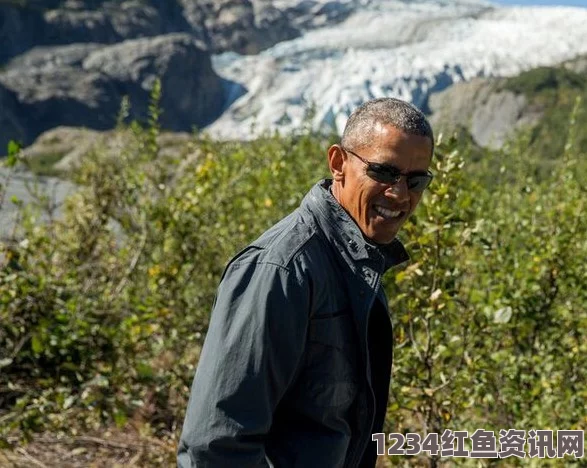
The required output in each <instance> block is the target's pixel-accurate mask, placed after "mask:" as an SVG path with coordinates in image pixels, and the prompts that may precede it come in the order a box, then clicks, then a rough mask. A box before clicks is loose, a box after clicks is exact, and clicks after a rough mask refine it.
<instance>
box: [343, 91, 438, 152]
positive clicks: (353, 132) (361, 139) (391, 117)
mask: <svg viewBox="0 0 587 468" xmlns="http://www.w3.org/2000/svg"><path fill="white" fill-rule="evenodd" d="M376 123H380V124H382V125H392V126H394V127H395V128H397V129H399V130H403V131H404V132H406V133H409V134H412V135H419V136H425V137H428V138H429V139H430V143H431V144H432V148H433V149H434V134H433V132H432V127H431V126H430V123H429V122H428V119H426V116H425V115H424V113H423V112H422V111H421V110H419V109H418V108H417V107H415V106H413V105H412V104H410V103H409V102H406V101H402V100H401V99H396V98H391V97H385V98H378V99H372V100H370V101H367V102H365V103H363V104H361V106H359V107H358V108H357V109H355V111H354V112H353V113H352V114H351V116H350V117H349V119H348V120H347V123H346V125H345V127H344V132H343V133H342V139H341V145H342V146H343V148H348V149H360V148H363V147H365V146H369V144H371V140H372V138H373V131H374V129H375V124H376Z"/></svg>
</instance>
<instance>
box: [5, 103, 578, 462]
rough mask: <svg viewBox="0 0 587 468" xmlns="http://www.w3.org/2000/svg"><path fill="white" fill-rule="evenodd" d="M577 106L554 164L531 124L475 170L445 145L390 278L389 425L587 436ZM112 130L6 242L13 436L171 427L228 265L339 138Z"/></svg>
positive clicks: (153, 126) (467, 155)
mask: <svg viewBox="0 0 587 468" xmlns="http://www.w3.org/2000/svg"><path fill="white" fill-rule="evenodd" d="M574 109H575V110H574V112H573V113H572V115H571V119H570V121H569V118H568V116H567V119H566V122H567V123H566V125H565V132H564V133H561V134H560V135H559V139H561V140H562V143H561V146H562V148H563V150H562V151H561V152H560V154H558V155H557V158H556V159H554V160H553V161H552V164H551V166H550V167H551V170H550V171H549V172H548V173H545V172H543V171H540V168H541V167H542V165H543V163H544V160H543V159H542V158H541V154H539V153H537V152H536V151H534V150H533V149H532V150H530V149H529V143H528V141H529V138H530V137H529V136H528V134H525V135H521V136H520V138H519V139H518V140H516V141H514V142H511V143H510V144H509V145H508V146H507V147H505V148H504V149H503V150H500V151H495V152H494V151H489V150H480V149H479V148H475V149H474V151H475V160H476V162H475V163H472V161H471V159H472V158H471V151H473V150H472V149H471V146H470V145H469V144H467V143H466V142H465V143H462V142H460V141H459V140H458V139H451V140H449V141H446V142H441V143H440V144H439V145H438V152H437V153H438V154H437V156H436V157H435V159H434V162H433V171H434V172H435V174H436V177H435V181H434V183H433V185H432V186H431V189H430V191H429V192H428V193H427V194H426V195H425V197H424V199H423V202H422V205H421V206H420V207H419V208H418V211H417V214H416V216H415V217H414V218H413V219H412V220H411V221H410V222H409V223H407V225H406V226H405V229H404V232H403V234H402V237H403V239H404V241H405V243H406V244H407V247H408V250H409V251H410V252H411V255H412V263H411V264H410V265H409V266H408V267H407V268H405V269H403V270H394V271H392V272H390V273H389V274H388V275H387V276H386V279H385V287H386V290H387V294H388V298H389V301H390V307H391V310H392V314H393V320H394V326H395V353H394V355H395V361H394V374H393V376H394V377H393V381H392V385H391V395H392V398H391V399H390V407H389V413H388V416H389V417H388V420H387V422H386V430H388V431H393V432H408V431H411V432H419V433H422V434H424V433H426V432H441V431H442V430H443V429H444V428H452V429H455V428H461V429H469V430H470V431H473V430H474V429H475V428H477V427H484V428H485V429H491V430H496V429H499V428H510V427H518V428H521V429H526V430H529V429H531V428H538V427H540V428H543V427H544V428H545V427H549V428H553V429H575V428H578V429H585V426H586V425H587V419H586V417H585V411H584V409H585V407H586V406H587V393H586V391H585V388H586V387H585V382H586V381H587V375H586V373H587V365H586V364H587V362H586V361H585V359H586V358H585V356H587V340H586V337H585V330H586V329H587V313H586V310H585V306H586V304H587V297H586V294H587V293H586V292H585V284H584V283H585V281H584V279H585V277H586V276H587V275H586V273H587V271H586V265H587V246H586V244H585V238H586V232H585V230H586V225H585V223H582V222H581V215H582V212H583V211H584V203H585V201H584V200H585V196H584V195H585V191H584V187H585V186H586V185H585V182H586V181H585V173H586V172H585V166H586V165H585V152H584V150H583V146H581V145H582V143H581V142H582V140H581V138H583V136H582V135H581V132H580V129H581V128H582V126H581V125H582V124H581V122H583V121H584V119H585V116H584V113H583V104H582V103H581V101H577V102H576V105H575V108H574ZM119 132H120V134H121V135H123V137H124V140H125V144H124V146H123V148H122V149H121V151H120V153H119V154H116V155H113V154H112V153H111V152H106V151H100V150H96V151H95V152H94V153H93V154H92V155H90V156H88V157H87V158H86V160H85V161H84V162H83V164H82V165H81V167H80V169H79V170H78V171H77V172H76V173H75V174H73V176H72V177H73V179H74V180H75V182H76V183H77V184H78V186H79V190H78V191H77V192H76V193H75V194H74V195H72V196H70V197H69V198H68V199H67V201H66V203H65V206H64V211H63V214H62V216H61V217H59V218H58V219H55V220H54V221H53V222H51V223H43V224H40V223H38V222H37V221H36V219H38V216H39V213H38V212H36V211H35V210H34V209H33V208H32V207H28V208H26V209H23V213H22V222H21V223H20V228H19V232H18V236H19V238H18V240H15V241H5V242H3V243H2V251H3V252H2V261H3V267H2V269H1V270H0V367H1V371H0V435H1V436H3V437H4V438H6V437H7V435H8V434H12V435H14V434H20V435H24V436H26V435H27V434H30V433H32V432H33V431H42V430H51V431H66V432H76V431H78V432H79V431H86V430H91V429H99V428H100V427H105V426H108V425H112V424H117V425H118V426H120V427H123V426H124V425H125V424H127V422H129V421H132V422H133V423H135V424H142V426H143V427H145V428H147V429H146V430H151V431H154V432H156V433H158V434H161V433H165V432H166V433H175V434H177V433H178V430H179V426H180V424H181V422H182V419H183V411H184V409H185V405H186V402H187V398H188V395H189V388H190V384H191V380H192V377H193V374H194V370H195V366H196V365H197V360H198V353H199V350H200V346H201V344H202V341H203V339H204V336H205V333H206V329H207V323H208V317H209V313H210V310H211V305H212V302H213V300H214V294H215V291H216V287H217V285H218V281H219V278H220V275H221V273H222V271H223V268H224V266H225V264H226V262H227V261H228V259H229V258H230V257H231V256H232V255H233V254H234V253H235V252H236V251H238V250H239V249H240V248H242V247H244V246H245V245H246V244H247V243H248V242H250V241H251V240H253V239H254V238H256V237H257V236H258V235H259V234H261V233H262V232H263V231H264V230H265V229H267V228H268V227H269V226H271V225H272V224H273V223H274V222H275V221H277V220H278V219H280V218H281V217H282V216H284V215H285V214H287V213H289V212H290V211H292V210H293V209H294V208H295V207H296V206H297V205H298V204H299V202H300V201H301V198H302V197H303V196H304V194H305V193H306V192H307V190H308V189H309V188H310V187H311V186H312V185H313V183H314V182H315V181H316V180H317V179H319V178H321V177H322V176H325V175H326V174H327V166H326V158H325V154H326V148H327V147H328V145H329V143H330V140H329V139H328V138H325V137H323V136H320V135H317V134H313V133H312V132H310V131H309V130H307V129H306V130H304V131H303V132H300V133H299V134H290V135H285V136H280V135H277V134H273V135H266V136H263V137H261V138H258V139H255V140H252V141H250V142H219V141H213V140H211V139H209V138H207V137H206V136H205V135H202V134H198V133H196V134H194V137H193V140H192V141H191V142H190V143H189V145H188V147H187V148H186V151H185V154H187V156H185V157H181V158H180V157H169V156H162V155H161V148H159V146H158V143H157V141H158V140H157V136H158V132H159V129H158V124H157V112H156V109H155V108H153V109H152V119H151V123H150V125H149V126H148V128H142V127H140V126H139V125H137V124H132V125H130V126H128V127H124V126H122V125H121V127H120V129H119ZM480 151H482V152H483V153H482V154H479V152H480ZM15 152H16V149H15V148H14V147H13V148H12V149H11V154H12V156H11V157H10V159H9V161H11V164H14V163H15V158H16V156H15ZM182 154H183V152H182ZM0 199H1V197H0ZM396 461H397V462H398V463H404V462H406V463H411V462H414V463H418V460H412V459H409V458H405V459H402V460H393V462H396Z"/></svg>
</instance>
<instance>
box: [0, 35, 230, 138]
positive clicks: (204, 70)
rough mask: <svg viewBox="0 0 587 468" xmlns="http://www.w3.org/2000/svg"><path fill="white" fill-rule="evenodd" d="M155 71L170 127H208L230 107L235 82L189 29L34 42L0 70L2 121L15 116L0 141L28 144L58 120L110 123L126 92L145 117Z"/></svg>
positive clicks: (135, 113) (134, 112) (135, 111)
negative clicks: (36, 45) (105, 39)
mask: <svg viewBox="0 0 587 468" xmlns="http://www.w3.org/2000/svg"><path fill="white" fill-rule="evenodd" d="M157 78H160V79H161V85H162V89H163V95H162V99H161V103H160V104H161V109H162V112H163V113H162V116H161V125H162V126H163V127H164V128H167V129H170V130H175V131H184V130H185V131H190V130H192V128H193V127H203V126H205V125H206V124H208V123H210V122H211V121H212V120H214V119H215V118H216V117H217V116H218V115H219V114H220V113H221V112H222V110H223V109H224V106H225V104H226V103H225V102H224V89H225V87H229V86H230V84H227V83H225V82H224V81H223V80H222V79H221V78H220V77H218V75H216V73H215V72H214V70H213V69H212V66H211V63H210V56H209V54H208V53H207V52H206V51H205V50H204V46H202V45H201V44H200V43H199V42H198V41H196V40H195V39H194V38H193V37H191V36H190V35H188V34H169V35H164V36H157V37H154V38H143V39H135V40H129V41H124V42H122V43H120V44H115V45H111V46H106V47H103V46H101V45H98V44H74V45H69V46H62V47H46V48H42V49H33V50H32V51H30V52H29V53H27V54H24V55H23V56H20V57H18V58H17V59H15V60H13V61H12V62H11V63H10V65H9V66H8V67H7V69H6V70H5V71H4V72H2V73H0V101H1V102H2V103H3V104H4V103H6V105H3V106H2V112H0V114H1V115H0V120H1V121H6V122H9V123H10V124H9V125H7V127H2V130H1V131H0V147H3V146H4V147H5V145H6V143H7V141H8V140H9V139H12V138H19V139H20V140H21V141H23V142H24V143H25V144H28V143H30V142H32V140H34V138H35V137H36V136H37V135H39V134H40V133H42V132H44V131H45V130H48V129H50V128H53V127H56V126H60V125H70V126H85V127H89V128H93V129H99V130H105V129H109V128H112V127H113V125H114V124H115V122H116V117H117V115H118V112H119V109H120V104H121V100H122V98H123V96H128V97H129V100H130V104H131V109H130V112H131V113H130V117H131V118H132V119H138V120H143V121H144V120H145V119H146V117H147V110H148V103H149V93H150V90H151V89H152V86H153V83H154V82H155V80H156V79H157ZM5 128H6V129H5Z"/></svg>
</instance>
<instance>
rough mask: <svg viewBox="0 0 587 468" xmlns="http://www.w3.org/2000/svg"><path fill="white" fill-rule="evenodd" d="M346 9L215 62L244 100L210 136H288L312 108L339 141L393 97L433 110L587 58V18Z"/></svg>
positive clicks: (426, 5) (503, 10)
mask: <svg viewBox="0 0 587 468" xmlns="http://www.w3.org/2000/svg"><path fill="white" fill-rule="evenodd" d="M281 1H282V2H284V3H288V2H289V3H291V2H293V1H294V0H281ZM323 1H325V2H326V0H323ZM348 1H355V2H356V9H355V12H354V13H353V14H351V15H350V16H349V17H348V18H347V19H346V20H345V21H344V22H343V23H339V24H337V25H333V26H325V27H323V28H320V29H315V30H311V31H308V32H306V33H305V34H304V35H303V36H302V37H300V38H297V39H295V40H291V41H286V42H281V43H278V44H276V45H275V46H273V47H272V48H270V49H267V50H265V51H263V52H262V53H260V54H258V55H254V56H241V55H238V54H234V53H226V54H221V55H217V56H215V57H214V60H213V63H214V67H215V69H216V71H217V73H218V74H219V75H221V76H223V77H225V78H227V79H229V80H231V81H234V82H237V83H240V84H241V85H242V86H244V87H245V88H246V90H247V92H246V93H245V94H244V95H242V96H240V97H239V98H238V99H236V100H235V101H234V102H233V103H232V104H231V105H230V106H229V107H228V109H227V110H226V111H225V112H224V114H223V115H222V116H221V117H220V118H219V119H218V120H217V121H215V122H214V123H213V124H212V125H210V126H209V127H208V128H207V130H208V131H209V132H210V133H211V134H212V135H214V136H218V137H224V138H248V137H251V136H252V135H253V134H254V133H258V132H260V131H262V130H265V129H282V130H291V129H294V128H298V127H299V126H300V125H301V124H302V123H303V121H304V118H305V116H306V114H307V111H308V109H309V108H311V107H313V108H314V112H315V113H314V116H313V118H312V125H313V126H314V127H315V128H320V127H331V128H332V127H333V126H334V127H335V128H336V129H337V131H338V132H339V133H340V132H342V129H343V126H344V124H345V122H346V118H347V116H348V115H349V113H350V112H351V111H352V110H353V109H354V108H355V107H356V106H357V105H359V104H360V103H362V102H363V101H365V100H367V99H371V98H374V97H382V96H395V97H400V98H403V99H406V100H409V101H411V102H413V103H414V104H416V105H417V106H419V107H421V108H424V109H426V106H427V99H428V96H429V94H431V93H433V92H435V91H440V90H442V89H444V88H446V87H448V86H450V85H451V84H453V83H456V82H459V81H467V80H470V79H471V78H473V77H487V76H511V75H515V74H518V73H519V72H521V71H523V70H526V69H529V68H533V67H536V66H540V65H552V64H556V63H559V62H561V61H563V60H566V59H570V58H572V57H575V56H576V55H579V54H584V53H587V9H583V8H572V7H497V6H494V5H492V4H490V3H488V2H484V1H481V0H459V1H448V0H437V1H431V0H420V1H409V0H405V1H398V0H345V2H346V3H348ZM332 3H336V2H332ZM252 128H254V131H252Z"/></svg>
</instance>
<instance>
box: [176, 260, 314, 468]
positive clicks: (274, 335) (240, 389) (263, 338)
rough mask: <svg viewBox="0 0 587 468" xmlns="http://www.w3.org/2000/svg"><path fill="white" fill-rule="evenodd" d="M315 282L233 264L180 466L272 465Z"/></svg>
mask: <svg viewBox="0 0 587 468" xmlns="http://www.w3.org/2000/svg"><path fill="white" fill-rule="evenodd" d="M307 284H308V280H307V279H306V278H304V277H303V275H301V274H299V272H298V271H296V270H295V269H286V268H284V267H282V266H279V265H275V264H271V263H250V262H249V263H232V264H230V265H229V266H228V268H227V270H226V272H225V274H224V276H223V279H222V281H221V283H220V286H219V288H218V292H217V295H216V302H215V304H214V308H213V311H212V316H211V319H210V326H209V329H208V334H207V336H206V340H205V343H204V346H203V349H202V353H201V356H200V360H199V364H198V367H197V371H196V375H195V378H194V381H193V384H192V389H191V394H190V400H189V403H188V408H187V412H186V417H185V421H184V426H183V431H182V435H181V438H180V442H179V447H178V456H177V464H178V467H182V468H187V467H198V468H204V467H214V468H222V467H231V468H232V467H236V466H238V467H243V468H245V467H266V466H270V464H269V463H268V462H267V460H266V457H265V446H264V442H265V438H266V434H267V433H268V431H269V429H270V427H271V423H272V417H273V412H274V410H275V408H276V406H277V404H278V402H279V400H280V399H281V397H282V396H283V394H284V393H285V391H286V390H287V388H288V386H289V385H290V383H291V382H292V379H293V378H294V375H295V373H296V369H297V368H298V365H299V363H300V360H301V357H302V354H303V349H304V346H305V341H306V331H307V327H308V321H309V308H310V289H309V287H308V286H307Z"/></svg>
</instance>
